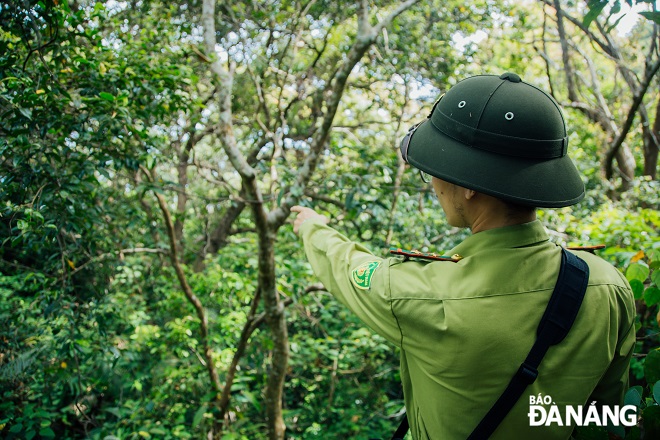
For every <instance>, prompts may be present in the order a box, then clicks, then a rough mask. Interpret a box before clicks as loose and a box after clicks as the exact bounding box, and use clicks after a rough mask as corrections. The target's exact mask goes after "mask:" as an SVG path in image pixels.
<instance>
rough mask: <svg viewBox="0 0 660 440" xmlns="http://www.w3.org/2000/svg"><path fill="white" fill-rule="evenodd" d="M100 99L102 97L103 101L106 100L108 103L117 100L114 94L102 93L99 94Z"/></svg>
mask: <svg viewBox="0 0 660 440" xmlns="http://www.w3.org/2000/svg"><path fill="white" fill-rule="evenodd" d="M99 97H100V98H101V99H104V100H106V101H110V102H112V101H114V100H115V97H114V96H113V95H112V94H110V93H108V92H101V93H99Z"/></svg>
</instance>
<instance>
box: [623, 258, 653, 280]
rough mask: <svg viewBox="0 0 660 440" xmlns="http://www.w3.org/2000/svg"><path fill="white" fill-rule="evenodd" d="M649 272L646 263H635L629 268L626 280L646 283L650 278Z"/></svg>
mask: <svg viewBox="0 0 660 440" xmlns="http://www.w3.org/2000/svg"><path fill="white" fill-rule="evenodd" d="M649 272H650V271H649V267H648V266H647V265H646V263H642V262H639V263H633V264H631V265H630V266H628V269H627V270H626V278H627V279H628V281H631V280H639V281H641V282H644V281H646V278H648V276H649Z"/></svg>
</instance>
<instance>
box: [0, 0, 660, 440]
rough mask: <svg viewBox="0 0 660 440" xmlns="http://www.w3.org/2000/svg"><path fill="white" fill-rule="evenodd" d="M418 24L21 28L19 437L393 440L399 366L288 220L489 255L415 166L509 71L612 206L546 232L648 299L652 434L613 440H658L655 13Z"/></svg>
mask: <svg viewBox="0 0 660 440" xmlns="http://www.w3.org/2000/svg"><path fill="white" fill-rule="evenodd" d="M409 3H410V4H409V5H406V9H405V10H401V11H397V14H395V15H393V16H391V18H392V19H391V20H389V21H388V19H389V18H390V14H393V12H395V11H396V10H397V8H398V7H399V6H400V5H401V4H404V2H399V1H388V0H378V1H367V2H363V3H362V4H361V5H360V3H359V2H343V1H325V0H323V1H322V0H319V1H302V2H298V1H294V0H282V1H268V2H261V1H243V2H221V3H219V4H218V5H217V6H215V2H212V5H213V6H215V9H213V11H215V13H214V14H213V16H212V18H213V20H215V25H214V26H215V28H214V30H213V32H212V36H213V37H214V40H215V43H217V46H216V47H215V51H214V50H209V47H208V46H206V45H205V43H204V31H205V30H207V29H209V28H208V25H206V24H203V23H204V20H203V18H204V17H205V15H204V14H205V12H204V11H205V10H206V9H205V7H206V6H208V1H207V2H200V1H196V0H193V1H190V2H183V3H175V4H174V3H172V4H169V3H167V2H158V1H149V0H144V1H131V2H115V1H108V2H98V3H94V2H86V1H68V2H67V1H65V0H60V1H48V0H44V1H34V0H10V1H9V2H5V3H3V4H2V5H0V23H1V24H2V27H1V28H0V114H1V118H0V195H1V196H0V200H1V201H2V205H0V437H2V438H8V439H23V438H25V439H28V440H30V439H33V438H58V439H59V438H92V439H106V440H112V439H134V438H135V439H138V438H158V439H161V438H163V439H167V438H204V437H206V436H207V434H208V433H211V435H213V436H215V437H216V438H224V439H233V438H249V439H253V438H266V437H267V436H268V437H270V438H278V437H277V436H278V435H281V432H280V431H278V430H277V426H275V425H276V422H274V421H273V420H272V417H271V416H270V414H272V413H270V412H269V410H270V409H272V407H273V406H277V405H279V406H281V409H282V411H281V418H282V419H283V421H284V423H285V424H286V436H287V437H291V438H342V437H344V438H349V437H350V438H374V437H384V436H385V437H386V436H388V435H389V433H391V432H392V431H393V430H394V428H395V427H396V425H397V423H398V420H399V419H400V416H401V415H402V411H403V400H402V393H401V387H400V383H399V377H398V354H397V352H396V351H395V350H394V349H393V348H392V347H391V346H389V345H388V344H387V343H385V341H384V340H383V339H382V338H381V337H379V336H378V335H376V334H374V333H373V332H372V331H371V330H369V329H368V328H366V327H365V326H364V325H363V324H361V323H360V322H359V321H357V320H356V319H355V317H354V316H352V315H351V314H350V313H349V312H348V311H347V310H346V309H345V308H344V307H343V306H341V305H339V304H338V303H337V302H336V301H335V300H334V299H333V298H332V297H331V296H330V295H329V294H328V293H327V292H325V291H324V290H323V287H322V286H320V285H318V281H317V280H316V279H315V277H314V275H313V274H312V273H311V271H310V268H309V266H308V265H307V264H306V262H305V258H304V255H303V252H302V249H301V245H300V243H299V241H298V238H297V237H296V236H295V235H294V234H293V232H292V229H291V226H290V225H289V224H288V223H286V222H285V220H286V217H284V218H282V219H281V222H280V223H277V222H276V221H275V222H272V223H269V226H268V228H265V227H264V225H263V219H265V218H266V219H272V218H276V217H277V215H278V208H280V207H283V206H284V207H286V206H290V204H291V203H292V202H298V203H301V204H306V205H309V206H314V207H315V208H318V209H319V210H320V211H321V212H323V213H325V214H327V215H328V216H330V217H331V218H332V219H333V225H334V226H335V227H337V228H338V229H339V230H340V231H342V232H343V233H344V234H345V235H347V236H349V237H350V238H352V239H355V240H357V241H360V242H362V243H365V244H366V245H367V246H368V247H369V248H370V249H372V250H373V252H374V253H377V254H380V255H386V253H387V249H388V248H389V247H390V246H402V247H405V248H417V249H420V250H425V251H426V250H429V251H441V250H443V249H449V248H451V247H453V246H454V245H455V244H456V243H458V242H459V241H460V240H461V239H462V238H464V237H465V236H466V235H467V234H468V231H462V230H457V229H455V228H452V227H450V226H449V225H447V224H446V223H445V220H444V218H443V217H442V215H441V212H440V207H439V205H438V203H437V201H436V200H435V198H434V197H433V195H432V193H431V191H430V188H428V187H426V186H425V185H424V184H423V183H422V182H421V180H420V179H419V178H418V176H417V175H416V174H415V173H413V172H410V171H405V167H404V164H403V162H402V160H401V158H400V157H399V156H398V155H397V153H396V147H397V146H398V140H399V139H400V138H401V137H402V135H403V134H404V133H405V131H406V130H407V129H408V127H409V126H410V125H412V124H413V123H414V122H417V121H418V120H419V119H420V115H421V117H424V116H425V115H426V114H427V112H428V110H429V109H430V106H431V105H432V103H433V101H434V100H435V98H436V97H437V96H438V95H439V93H440V92H441V91H443V90H445V89H446V88H447V87H448V86H449V85H451V84H453V83H455V82H456V81H457V80H459V79H461V78H462V77H464V76H466V75H468V74H471V73H477V72H488V73H500V72H501V71H504V70H513V71H516V72H518V73H520V74H521V76H522V77H523V78H524V79H525V80H528V81H529V82H532V83H534V84H538V85H539V86H541V87H543V88H545V89H550V90H551V91H552V92H553V94H554V95H555V97H556V98H557V100H558V101H559V102H560V103H561V104H562V105H563V106H564V109H565V112H566V115H567V118H568V121H569V125H570V131H571V133H570V140H571V149H570V152H571V155H572V156H573V158H574V159H575V161H576V163H577V165H578V167H579V169H580V171H581V172H582V174H583V175H584V179H585V184H586V186H587V197H586V198H585V200H584V201H583V202H581V203H580V204H578V205H577V206H574V207H572V208H565V209H559V210H544V211H540V212H539V216H540V218H541V219H542V220H543V221H544V223H545V224H546V225H547V227H548V230H549V232H550V234H551V237H552V239H553V240H555V241H557V242H559V243H562V244H594V243H603V244H605V245H607V248H606V250H604V251H601V252H600V255H601V256H602V257H603V258H605V259H607V260H608V261H610V262H612V263H613V264H614V265H615V266H616V267H618V268H619V269H620V270H621V271H622V272H623V273H625V275H626V277H627V278H628V280H629V281H630V284H631V286H632V288H633V290H634V292H635V297H636V299H637V306H638V319H639V322H638V334H637V335H638V344H637V348H636V353H635V357H634V359H633V362H632V368H631V385H632V388H631V389H630V391H629V392H628V394H627V395H626V400H627V402H628V403H631V404H634V405H637V406H638V407H639V408H640V412H641V414H642V422H641V423H640V426H639V427H635V428H633V429H632V430H630V431H629V432H627V433H625V432H622V431H621V430H619V431H615V432H613V433H612V434H613V435H618V436H619V437H624V436H625V438H658V437H657V436H660V414H659V413H660V382H659V381H660V337H659V336H658V335H659V334H660V309H659V307H660V306H659V304H660V240H659V239H658V231H659V229H660V212H659V211H658V209H659V207H660V191H659V186H660V185H659V184H658V180H657V177H656V176H657V173H656V168H657V165H658V155H657V149H658V144H657V142H658V141H657V138H658V137H659V136H660V134H658V126H659V125H660V123H658V122H657V121H658V113H657V110H656V108H657V106H658V102H659V101H658V96H657V90H658V86H659V83H658V75H657V74H656V73H655V72H657V69H656V70H655V71H653V69H652V67H653V66H654V65H655V64H654V63H657V60H658V58H659V57H658V47H657V44H658V43H657V40H658V25H657V24H656V23H657V21H658V15H657V11H654V10H653V9H652V8H653V4H646V2H641V1H640V2H626V3H630V4H632V3H635V4H638V6H642V7H646V9H644V11H645V14H646V15H645V16H644V17H642V18H641V19H640V20H639V21H638V22H637V24H636V26H635V27H634V28H632V30H631V31H630V33H629V34H624V35H620V34H619V33H618V31H617V29H616V26H613V25H614V24H615V23H617V22H618V21H617V20H619V17H618V16H617V15H616V8H617V7H620V6H621V5H620V4H619V2H611V3H613V4H614V6H613V7H609V6H606V4H607V3H608V2H589V5H586V4H583V3H581V2H577V3H579V4H576V2H543V1H541V2H536V3H531V2H523V3H520V4H516V5H512V4H510V2H506V1H491V0H488V1H486V0H483V1H474V2H470V3H469V4H467V3H464V2H458V1H431V0H427V1H418V2H415V1H410V2H409ZM559 3H562V4H564V3H566V4H565V9H564V13H565V15H564V16H565V18H566V23H565V25H566V29H565V34H563V33H561V32H559V31H558V26H557V19H556V17H557V16H559V15H560V14H559V13H558V12H557V11H556V10H554V9H553V8H552V6H553V5H554V6H556V5H557V4H559ZM617 5H619V6H617ZM601 6H602V7H601ZM589 11H591V12H589ZM629 14H630V15H634V13H632V12H631V13H629ZM585 15H586V17H585ZM569 17H577V18H578V20H575V21H570V20H569ZM213 20H212V21H213ZM379 25H382V26H381V27H379ZM204 26H206V28H205V27H204ZM374 29H377V30H378V32H377V33H376V34H374V35H371V34H370V33H369V31H370V30H374ZM593 29H599V30H600V33H599V34H597V35H596V34H593V33H591V32H592V31H593ZM566 35H568V36H569V37H570V41H567V44H566V45H565V46H562V45H560V44H559V42H558V41H560V40H561V41H565V40H566V39H567V38H568V37H566ZM370 36H371V37H372V39H371V40H369V39H368V38H367V37H370ZM367 40H368V44H367V43H364V41H367ZM603 40H606V41H607V44H605V43H603ZM594 41H597V42H600V43H602V44H600V45H599V44H597V43H594ZM361 44H364V46H363V47H362V46H360V45H361ZM360 47H361V49H360V50H361V51H360V50H358V49H359V48H360ZM356 48H358V49H356ZM614 49H617V50H614ZM619 49H620V50H619ZM567 50H568V52H567ZM353 54H355V59H354V60H353V58H351V57H352V56H353ZM617 56H618V57H619V58H617ZM567 57H568V58H567ZM351 60H353V61H351ZM351 62H353V64H351ZM566 63H570V66H571V69H566V68H565V66H566V65H567V64H566ZM623 70H626V71H627V72H632V73H633V75H632V76H631V77H628V76H626V75H625V74H623V73H621V72H623ZM343 72H346V77H342V73H343ZM566 72H575V78H579V79H580V80H582V82H579V84H578V85H575V86H571V84H573V83H572V80H574V79H575V78H572V77H569V76H564V75H565V73H566ZM348 73H350V77H348ZM227 78H230V79H231V80H230V81H228V79H227ZM571 78H572V79H571ZM585 78H590V80H589V81H587V80H584V79H585ZM646 80H648V81H647V82H648V84H647V83H646V82H645V81H646ZM342 81H345V84H344V83H343V82H342ZM636 81H638V82H636ZM645 84H646V86H648V90H649V92H648V93H645V94H644V93H641V91H642V90H646V89H644V88H643V86H644V85H645ZM653 90H655V93H653V92H652V91H653ZM638 95H639V102H636V100H635V99H633V98H634V97H637V96H638ZM223 97H228V98H227V101H226V102H227V103H229V105H225V101H223ZM635 105H637V107H635ZM647 108H648V110H647ZM631 109H632V110H634V111H632V110H631ZM333 112H336V113H333ZM328 114H330V117H329V118H328V117H327V115H328ZM601 114H605V115H607V118H606V119H607V120H608V121H611V123H607V124H605V122H604V121H603V119H602V118H600V117H599V115H601ZM628 115H631V118H632V122H631V125H630V127H628V128H626V123H625V121H626V120H627V117H628ZM654 133H655V134H654ZM622 134H623V135H622ZM654 136H655V137H654ZM619 138H621V139H622V140H621V143H619V144H618V145H617V143H618V140H619ZM654 148H655V150H653V149H654ZM654 151H655V155H654ZM235 152H239V153H240V154H242V157H244V159H245V164H244V165H245V166H243V167H242V168H241V167H240V166H238V165H237V163H238V162H236V161H235V160H234V159H233V158H232V156H231V154H232V153H235ZM610 153H611V154H612V158H614V159H616V160H615V162H614V163H615V164H616V166H614V169H615V170H616V169H618V171H617V172H614V173H612V174H611V175H610V174H608V171H607V167H608V164H609V163H608V159H607V157H608V155H609V154H610ZM610 162H611V161H610ZM246 170H247V171H246ZM250 170H252V171H253V172H254V175H253V176H256V178H250V176H251V174H250ZM651 171H652V172H651ZM255 207H256V208H255ZM260 210H261V211H260ZM262 214H270V216H267V215H262ZM268 244H272V245H273V246H274V252H273V254H272V260H273V268H274V271H273V273H272V277H273V278H274V279H273V280H272V281H273V287H274V290H273V293H274V294H275V295H276V297H275V298H274V299H273V298H271V297H268V296H267V295H268V292H267V287H268V282H267V281H268V279H267V276H268V271H267V270H266V269H264V268H267V267H268V259H267V257H268V253H267V252H266V251H267V250H268ZM268 298H271V299H268ZM268 301H276V302H268ZM279 306H281V307H285V308H286V309H285V312H284V315H283V316H284V318H285V323H286V330H287V333H285V334H284V335H282V334H277V319H276V318H277V310H276V309H277V307H279ZM283 338H284V339H283ZM282 341H284V343H285V346H286V347H288V350H289V353H288V357H285V363H284V364H282V363H281V362H280V361H278V360H277V359H280V358H278V357H277V353H279V351H278V350H280V351H281V348H282ZM274 359H275V360H274ZM277 366H283V367H284V368H285V370H284V374H285V381H284V390H283V397H282V399H278V402H276V403H273V402H272V401H271V400H269V398H270V397H269V396H271V392H272V390H273V389H275V388H276V386H275V385H273V383H275V382H273V381H274V380H275V379H273V377H274V373H273V371H274V370H276V368H275V367H277ZM214 375H215V376H214ZM225 386H226V390H225V389H224V387H225ZM265 390H267V391H265ZM279 400H281V402H279ZM278 432H279V434H278ZM656 433H657V434H656ZM580 435H582V437H581V438H607V436H608V434H607V433H606V431H605V429H604V428H602V429H601V430H593V431H592V430H589V432H586V431H585V432H582V433H581V434H580ZM656 435H657V436H656Z"/></svg>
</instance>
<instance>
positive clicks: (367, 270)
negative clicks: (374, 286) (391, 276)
mask: <svg viewBox="0 0 660 440" xmlns="http://www.w3.org/2000/svg"><path fill="white" fill-rule="evenodd" d="M378 266H380V261H369V262H366V263H363V264H361V265H359V266H358V267H357V268H355V270H353V273H352V274H351V279H352V280H353V284H355V287H357V288H358V289H362V290H369V288H370V287H371V278H373V276H374V272H375V271H376V269H377V268H378Z"/></svg>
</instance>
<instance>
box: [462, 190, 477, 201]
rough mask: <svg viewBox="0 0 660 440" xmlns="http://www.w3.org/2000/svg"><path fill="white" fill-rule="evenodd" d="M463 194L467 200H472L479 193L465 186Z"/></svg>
mask: <svg viewBox="0 0 660 440" xmlns="http://www.w3.org/2000/svg"><path fill="white" fill-rule="evenodd" d="M463 195H464V196H465V200H471V199H472V198H473V197H474V196H476V195H477V192H476V191H475V190H473V189H467V188H463Z"/></svg>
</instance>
